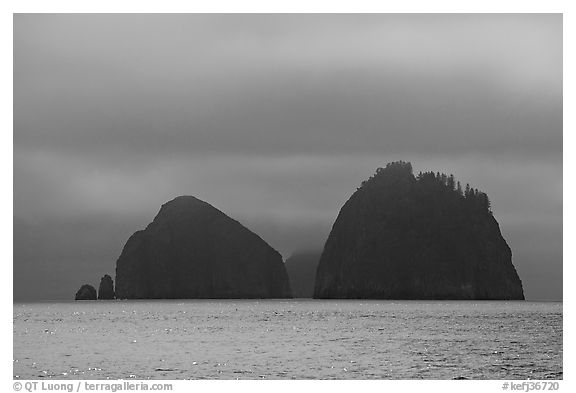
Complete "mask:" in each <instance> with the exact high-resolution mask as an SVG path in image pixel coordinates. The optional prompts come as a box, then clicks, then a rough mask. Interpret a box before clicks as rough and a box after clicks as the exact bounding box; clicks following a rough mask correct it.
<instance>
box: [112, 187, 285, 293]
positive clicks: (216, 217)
mask: <svg viewBox="0 0 576 393" xmlns="http://www.w3.org/2000/svg"><path fill="white" fill-rule="evenodd" d="M115 293H116V298H118V299H199V298H288V297H291V293H290V285H289V281H288V276H287V274H286V270H285V268H284V263H283V261H282V257H281V255H280V254H279V253H278V252H277V251H276V250H274V249H273V248H272V247H270V246H269V245H268V244H267V243H266V242H265V241H264V240H262V239H261V238H260V237H259V236H258V235H256V234H254V233H253V232H251V231H250V230H248V229H246V228H245V227H244V226H242V224H240V223H239V222H238V221H235V220H233V219H231V218H230V217H228V216H227V215H225V214H224V213H222V212H221V211H220V210H218V209H216V208H215V207H213V206H211V205H210V204H208V203H206V202H204V201H201V200H199V199H197V198H195V197H192V196H180V197H177V198H175V199H174V200H172V201H170V202H168V203H166V204H164V205H163V206H162V208H161V209H160V212H159V213H158V215H157V216H156V217H155V218H154V220H153V221H152V223H150V224H149V225H148V226H147V227H146V229H145V230H142V231H138V232H136V233H134V234H133V235H132V236H131V237H130V239H129V240H128V242H127V243H126V245H125V246H124V249H123V250H122V254H121V255H120V257H119V258H118V261H117V263H116V291H115Z"/></svg>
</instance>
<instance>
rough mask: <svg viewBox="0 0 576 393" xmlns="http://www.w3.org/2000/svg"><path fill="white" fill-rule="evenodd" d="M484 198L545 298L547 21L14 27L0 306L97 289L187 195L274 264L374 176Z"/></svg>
mask: <svg viewBox="0 0 576 393" xmlns="http://www.w3.org/2000/svg"><path fill="white" fill-rule="evenodd" d="M396 160H404V161H410V162H411V163H412V165H413V167H414V171H415V172H416V173H417V172H418V171H420V170H421V171H427V170H432V171H435V172H436V171H439V172H445V173H452V174H454V175H455V177H456V178H457V179H458V180H460V181H461V182H462V183H463V184H466V183H470V185H471V186H473V187H476V188H478V189H481V190H482V191H484V192H486V193H487V194H488V196H489V197H490V199H491V202H492V210H493V212H494V216H495V217H496V219H497V221H498V222H499V224H500V228H501V231H502V233H503V235H504V238H505V239H506V241H507V242H508V244H509V245H510V248H511V249H512V254H513V258H512V261H513V263H514V265H515V267H516V269H517V271H518V273H519V275H520V278H521V279H522V282H523V286H524V292H525V295H526V298H527V300H537V299H544V300H561V299H562V15H561V14H522V15H516V14H478V15H476V14H448V15H443V14H427V15H425V14H411V15H403V14H370V15H346V14H331V15H322V14H314V15H307V14H285V15H281V14H280V15H270V14H259V15H250V14H238V15H226V14H224V15H210V14H204V15H202V14H198V15H195V14H189V15H186V14H178V15H173V14H138V15H132V14H117V15H115V14H94V15H90V14H43V15H40V14H38V15H32V14H16V15H15V16H14V196H13V197H14V300H15V301H32V300H71V299H73V296H74V293H75V291H76V290H77V289H78V288H79V287H80V285H81V284H84V283H90V284H92V285H95V286H97V284H98V283H99V280H100V277H102V276H103V275H104V274H110V275H111V276H112V277H114V275H115V273H114V269H115V263H116V259H117V258H118V256H119V255H120V252H121V250H122V247H123V245H124V244H125V242H126V241H127V239H128V238H129V236H130V235H131V234H132V233H133V232H135V231H136V230H139V229H143V228H144V227H145V226H146V225H147V224H148V223H149V222H151V221H152V219H153V218H154V216H155V215H156V213H157V212H158V210H159V209H160V206H161V205H162V204H163V203H165V202H167V201H169V200H171V199H173V198H175V197H176V196H178V195H193V196H195V197H197V198H200V199H202V200H204V201H206V202H208V203H210V204H212V205H213V206H215V207H216V208H218V209H220V210H222V211H223V212H225V213H226V214H228V215H229V216H230V217H232V218H234V219H237V220H238V221H240V222H241V223H242V224H244V225H245V226H246V227H247V228H249V229H250V230H252V231H253V232H255V233H257V234H258V235H259V236H260V237H262V238H263V239H264V240H266V241H267V242H268V243H269V244H270V245H271V246H272V247H274V248H276V249H277V250H278V251H280V253H281V254H282V255H283V256H284V258H285V259H286V258H287V257H289V256H290V254H292V253H293V252H297V251H300V250H321V249H322V247H323V246H324V242H325V240H326V238H327V236H328V233H329V231H330V228H331V226H332V224H333V222H334V220H335V219H336V216H337V215H338V212H339V209H340V207H341V206H342V205H343V204H344V202H345V201H346V200H347V199H348V198H349V197H350V195H351V194H352V193H353V192H354V191H355V190H356V187H358V186H359V185H360V183H361V182H362V180H365V179H367V178H368V177H369V176H370V175H372V174H373V173H374V172H375V170H376V168H377V167H382V166H385V165H386V163H388V162H390V161H396Z"/></svg>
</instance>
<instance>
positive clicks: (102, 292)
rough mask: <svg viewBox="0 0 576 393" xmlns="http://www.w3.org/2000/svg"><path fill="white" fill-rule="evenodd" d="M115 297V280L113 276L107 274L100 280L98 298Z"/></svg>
mask: <svg viewBox="0 0 576 393" xmlns="http://www.w3.org/2000/svg"><path fill="white" fill-rule="evenodd" d="M111 299H114V281H112V277H110V276H109V275H108V274H105V275H104V277H102V279H101V280H100V287H99V288H98V300H111Z"/></svg>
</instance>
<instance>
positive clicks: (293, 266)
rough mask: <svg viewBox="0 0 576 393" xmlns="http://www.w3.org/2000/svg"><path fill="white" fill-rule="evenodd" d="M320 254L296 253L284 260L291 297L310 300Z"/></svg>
mask: <svg viewBox="0 0 576 393" xmlns="http://www.w3.org/2000/svg"><path fill="white" fill-rule="evenodd" d="M320 255H321V252H320V251H318V252H315V251H306V252H296V253H294V254H292V255H291V256H290V257H289V258H288V259H287V260H286V271H287V272H288V277H289V278H290V287H291V289H292V296H294V297H295V298H311V297H312V296H313V295H314V279H315V277H316V268H317V267H318V261H319V260H320Z"/></svg>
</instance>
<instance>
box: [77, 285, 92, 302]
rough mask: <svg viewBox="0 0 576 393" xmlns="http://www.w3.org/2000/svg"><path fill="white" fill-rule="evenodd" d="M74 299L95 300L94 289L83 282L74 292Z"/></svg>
mask: <svg viewBox="0 0 576 393" xmlns="http://www.w3.org/2000/svg"><path fill="white" fill-rule="evenodd" d="M74 299H75V300H96V289H95V288H94V287H93V286H92V285H89V284H84V285H82V286H81V287H80V289H79V290H78V292H76V297H75V298H74Z"/></svg>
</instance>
